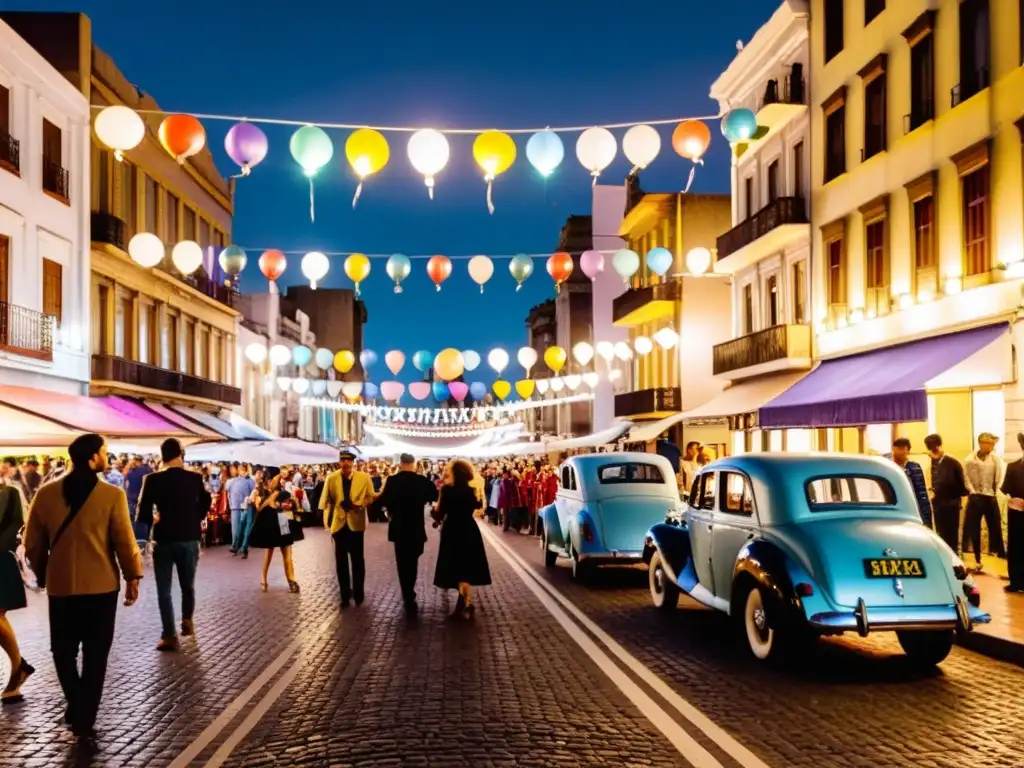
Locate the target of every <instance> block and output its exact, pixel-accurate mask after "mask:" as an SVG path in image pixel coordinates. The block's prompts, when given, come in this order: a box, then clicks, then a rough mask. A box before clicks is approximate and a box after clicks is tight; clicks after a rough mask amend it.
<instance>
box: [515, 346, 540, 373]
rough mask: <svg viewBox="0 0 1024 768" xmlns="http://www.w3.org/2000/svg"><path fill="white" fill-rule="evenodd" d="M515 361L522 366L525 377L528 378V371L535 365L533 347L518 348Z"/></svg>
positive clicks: (535, 354)
mask: <svg viewBox="0 0 1024 768" xmlns="http://www.w3.org/2000/svg"><path fill="white" fill-rule="evenodd" d="M516 360H518V361H519V364H520V365H521V366H523V370H525V371H526V376H527V378H529V376H530V369H531V368H533V366H535V365H536V364H537V350H536V349H534V348H533V347H520V348H519V352H518V353H516Z"/></svg>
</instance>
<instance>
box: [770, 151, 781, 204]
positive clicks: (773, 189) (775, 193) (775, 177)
mask: <svg viewBox="0 0 1024 768" xmlns="http://www.w3.org/2000/svg"><path fill="white" fill-rule="evenodd" d="M778 197H779V161H778V160H773V161H772V162H771V165H769V166H768V202H769V203H774V202H775V201H776V200H777V199H778Z"/></svg>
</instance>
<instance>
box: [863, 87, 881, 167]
mask: <svg viewBox="0 0 1024 768" xmlns="http://www.w3.org/2000/svg"><path fill="white" fill-rule="evenodd" d="M864 102H865V104H864V159H865V160H867V159H868V158H869V157H874V156H875V155H877V154H878V153H879V152H884V151H885V148H886V135H885V134H886V131H885V72H884V71H883V72H882V73H881V74H879V75H877V76H876V77H875V78H874V79H873V80H871V82H869V83H867V84H866V86H865V89H864Z"/></svg>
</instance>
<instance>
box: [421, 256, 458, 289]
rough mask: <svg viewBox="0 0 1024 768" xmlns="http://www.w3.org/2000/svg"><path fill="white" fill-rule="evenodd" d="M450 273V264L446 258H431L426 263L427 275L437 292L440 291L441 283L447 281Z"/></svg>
mask: <svg viewBox="0 0 1024 768" xmlns="http://www.w3.org/2000/svg"><path fill="white" fill-rule="evenodd" d="M451 273H452V263H451V261H450V260H449V259H448V257H447V256H431V257H430V259H429V260H428V261H427V274H428V275H429V276H430V279H431V280H433V281H434V285H436V286H437V290H439V291H440V290H441V283H443V282H444V281H445V280H447V279H448V276H449V275H450V274H451Z"/></svg>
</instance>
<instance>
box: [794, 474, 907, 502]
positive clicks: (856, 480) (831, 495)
mask: <svg viewBox="0 0 1024 768" xmlns="http://www.w3.org/2000/svg"><path fill="white" fill-rule="evenodd" d="M807 501H808V503H809V504H810V505H811V509H812V510H815V509H817V510H820V509H828V508H830V507H836V506H841V505H843V504H851V505H857V506H890V505H892V504H895V503H896V492H895V491H894V490H893V488H892V486H891V485H890V484H889V481H888V480H884V479H882V478H880V477H866V476H860V475H831V476H828V477H816V478H814V479H813V480H809V481H808V482H807Z"/></svg>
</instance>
